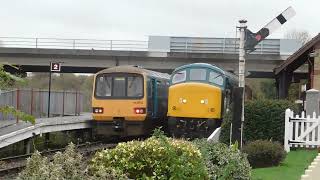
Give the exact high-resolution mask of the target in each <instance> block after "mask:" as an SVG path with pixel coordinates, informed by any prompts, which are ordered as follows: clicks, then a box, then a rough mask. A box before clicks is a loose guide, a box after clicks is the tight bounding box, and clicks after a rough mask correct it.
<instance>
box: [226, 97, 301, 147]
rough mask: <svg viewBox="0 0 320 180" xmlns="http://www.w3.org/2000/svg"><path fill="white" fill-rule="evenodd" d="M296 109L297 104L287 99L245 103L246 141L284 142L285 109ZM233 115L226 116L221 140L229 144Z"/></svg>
mask: <svg viewBox="0 0 320 180" xmlns="http://www.w3.org/2000/svg"><path fill="white" fill-rule="evenodd" d="M287 108H290V109H292V110H294V111H296V109H297V108H296V105H295V104H294V103H293V102H291V101H287V100H267V99H259V100H251V101H247V102H246V103H245V114H244V115H245V122H244V132H243V133H244V141H245V142H248V141H254V140H259V139H262V140H272V141H278V142H280V143H283V140H284V118H285V110H286V109H287ZM231 120H232V115H231V114H230V113H229V114H227V115H226V116H225V117H224V120H223V123H222V132H221V135H220V141H221V142H224V143H226V144H229V133H230V131H229V130H230V122H231Z"/></svg>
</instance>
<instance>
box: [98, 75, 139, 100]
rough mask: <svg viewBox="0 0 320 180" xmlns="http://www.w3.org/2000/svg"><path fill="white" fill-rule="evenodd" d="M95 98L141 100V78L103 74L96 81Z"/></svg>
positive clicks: (137, 76)
mask: <svg viewBox="0 0 320 180" xmlns="http://www.w3.org/2000/svg"><path fill="white" fill-rule="evenodd" d="M95 95H96V97H97V98H142V97H143V77H142V76H141V75H134V74H104V75H100V76H98V77H97V79H96V90H95Z"/></svg>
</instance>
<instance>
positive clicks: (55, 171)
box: [17, 143, 125, 180]
mask: <svg viewBox="0 0 320 180" xmlns="http://www.w3.org/2000/svg"><path fill="white" fill-rule="evenodd" d="M83 160H84V159H83V157H82V155H81V154H80V153H78V152H77V151H76V149H75V145H74V144H72V143H71V144H69V145H68V146H67V148H66V150H65V151H64V152H63V153H61V152H57V153H56V154H55V155H54V156H53V160H52V161H51V162H50V161H49V160H48V158H46V157H42V156H41V154H40V153H39V152H38V151H36V152H35V153H34V154H33V155H32V156H31V158H29V159H28V160H27V165H26V168H25V169H24V170H23V171H22V172H21V173H20V174H19V176H18V178H17V179H19V180H29V179H39V180H44V179H48V180H56V179H71V180H80V179H92V180H93V179H101V180H105V179H121V178H120V177H125V176H123V175H122V174H120V172H119V171H116V170H114V169H111V168H106V169H98V171H96V173H95V174H88V172H87V170H86V169H87V167H86V165H85V164H84V163H83Z"/></svg>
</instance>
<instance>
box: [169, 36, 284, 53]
mask: <svg viewBox="0 0 320 180" xmlns="http://www.w3.org/2000/svg"><path fill="white" fill-rule="evenodd" d="M170 52H186V53H222V54H238V53H239V39H236V38H194V37H171V39H170ZM251 54H280V39H265V40H263V41H262V42H261V43H259V44H258V45H257V46H256V50H255V51H253V52H252V53H251Z"/></svg>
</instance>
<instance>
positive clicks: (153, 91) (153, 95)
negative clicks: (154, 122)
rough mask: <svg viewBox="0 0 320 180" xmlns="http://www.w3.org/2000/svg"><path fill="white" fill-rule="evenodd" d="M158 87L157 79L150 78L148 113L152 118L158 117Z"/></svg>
mask: <svg viewBox="0 0 320 180" xmlns="http://www.w3.org/2000/svg"><path fill="white" fill-rule="evenodd" d="M157 95H158V88H157V80H155V79H153V78H150V79H148V115H150V116H151V117H152V118H156V117H157V115H158V103H159V102H158V98H157Z"/></svg>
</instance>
